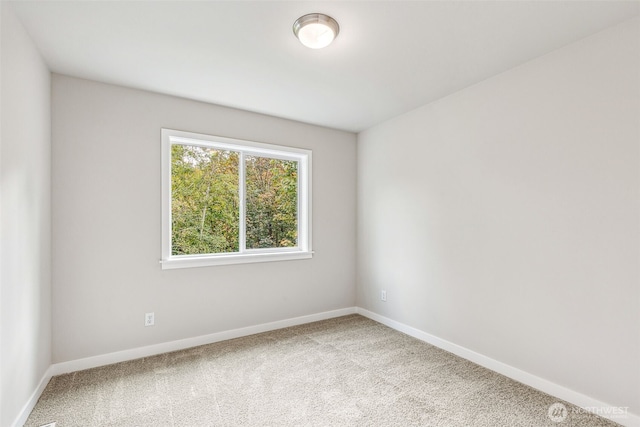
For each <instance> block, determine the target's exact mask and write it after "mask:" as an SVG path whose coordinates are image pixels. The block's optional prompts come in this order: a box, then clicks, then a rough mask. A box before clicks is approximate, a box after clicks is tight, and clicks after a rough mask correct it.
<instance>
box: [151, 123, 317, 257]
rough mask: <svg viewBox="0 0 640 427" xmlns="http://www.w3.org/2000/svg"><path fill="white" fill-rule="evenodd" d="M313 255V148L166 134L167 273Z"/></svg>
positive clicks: (164, 219)
mask: <svg viewBox="0 0 640 427" xmlns="http://www.w3.org/2000/svg"><path fill="white" fill-rule="evenodd" d="M311 254H312V252H311V151H309V150H303V149H298V148H291V147H282V146H277V145H270V144H262V143H257V142H250V141H241V140H237V139H230V138H223V137H218V136H209V135H201V134H194V133H189V132H181V131H176V130H170V129H162V268H163V269H168V268H185V267H202V266H208V265H220V264H238V263H245V262H264V261H282V260H290V259H301V258H311Z"/></svg>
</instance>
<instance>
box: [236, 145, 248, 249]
mask: <svg viewBox="0 0 640 427" xmlns="http://www.w3.org/2000/svg"><path fill="white" fill-rule="evenodd" d="M239 157H240V165H239V166H240V167H239V168H238V170H239V172H240V173H239V175H240V176H239V177H238V180H239V181H240V182H239V184H238V193H239V194H238V198H239V201H240V215H239V221H240V224H239V225H240V227H239V233H238V234H239V236H238V238H239V239H240V242H239V246H238V248H239V249H238V250H239V252H240V253H241V254H242V253H245V252H246V250H247V238H246V235H247V222H246V221H245V215H246V212H245V210H246V209H245V206H246V195H245V192H246V187H247V186H246V173H245V159H244V151H241V152H240V156H239Z"/></svg>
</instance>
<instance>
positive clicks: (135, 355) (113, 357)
mask: <svg viewBox="0 0 640 427" xmlns="http://www.w3.org/2000/svg"><path fill="white" fill-rule="evenodd" d="M355 312H356V308H355V307H347V308H341V309H338V310H331V311H325V312H322V313H316V314H310V315H307V316H300V317H294V318H291V319H284V320H278V321H275V322H269V323H263V324H260V325H253V326H247V327H245V328H238V329H233V330H230V331H223V332H217V333H214V334H209V335H202V336H199V337H193V338H186V339H183V340H177V341H170V342H166V343H161V344H154V345H149V346H146V347H138V348H132V349H129V350H123V351H117V352H114V353H108V354H102V355H100V356H93V357H87V358H84V359H77V360H71V361H68V362H62V363H55V364H53V365H51V366H49V369H47V371H46V372H45V374H44V375H43V377H42V379H41V380H40V384H38V387H37V389H36V390H34V392H33V393H32V395H31V397H30V398H29V400H28V401H27V403H26V404H25V405H24V406H23V408H22V410H21V411H20V414H19V415H18V417H17V418H16V420H15V422H14V423H13V424H12V426H13V427H22V426H23V425H24V423H25V422H26V421H27V418H29V414H31V411H32V410H33V408H34V407H35V406H36V403H37V402H38V399H39V398H40V396H41V395H42V392H43V391H44V389H45V387H46V386H47V384H48V383H49V380H51V377H53V376H55V375H61V374H66V373H69V372H75V371H81V370H84V369H91V368H97V367H100V366H105V365H111V364H113V363H118V362H125V361H127V360H134V359H139V358H141V357H149V356H155V355H156V354H162V353H167V352H170V351H177V350H184V349H186V348H191V347H197V346H199V345H204V344H211V343H214V342H218V341H224V340H229V339H233V338H240V337H245V336H248V335H253V334H259V333H261V332H268V331H273V330H276V329H282V328H288V327H289V326H297V325H302V324H305V323H311V322H317V321H319V320H326V319H332V318H334V317H340V316H346V315H348V314H354V313H355Z"/></svg>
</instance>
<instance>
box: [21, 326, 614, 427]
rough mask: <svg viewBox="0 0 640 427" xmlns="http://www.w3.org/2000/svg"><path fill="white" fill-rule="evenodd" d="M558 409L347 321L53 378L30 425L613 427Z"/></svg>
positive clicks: (500, 380)
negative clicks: (561, 414)
mask: <svg viewBox="0 0 640 427" xmlns="http://www.w3.org/2000/svg"><path fill="white" fill-rule="evenodd" d="M556 402H559V400H558V399H557V398H554V397H552V396H549V395H546V394H544V393H541V392H538V391H536V390H533V389H531V388H529V387H527V386H525V385H522V384H520V383H517V382H515V381H512V380H510V379H508V378H505V377H503V376H501V375H499V374H496V373H494V372H492V371H489V370H487V369H484V368H482V367H480V366H478V365H475V364H473V363H471V362H469V361H466V360H464V359H461V358H459V357H456V356H454V355H452V354H450V353H447V352H445V351H443V350H440V349H438V348H436V347H433V346H431V345H428V344H425V343H423V342H421V341H418V340H416V339H414V338H411V337H409V336H407V335H404V334H402V333H400V332H397V331H394V330H392V329H389V328H387V327H386V326H383V325H381V324H379V323H376V322H374V321H372V320H369V319H366V318H364V317H361V316H358V315H352V316H346V317H341V318H337V319H331V320H327V321H322V322H316V323H310V324H307V325H302V326H296V327H292V328H287V329H281V330H278V331H274V332H267V333H264V334H259V335H253V336H250V337H245V338H239V339H234V340H230V341H224V342H220V343H215V344H210V345H205V346H201V347H196V348H192V349H188V350H184V351H179V352H174V353H167V354H162V355H159V356H154V357H148V358H144V359H139V360H134V361H130V362H124V363H119V364H115V365H110V366H105V367H101V368H96V369H90V370H86V371H80V372H75V373H72V374H67V375H61V376H57V377H54V378H53V379H52V380H51V382H50V383H49V385H48V386H47V388H46V390H45V391H44V393H43V395H42V397H41V398H40V400H39V402H38V404H37V405H36V407H35V408H34V410H33V412H32V413H31V416H30V417H29V419H28V421H27V423H26V426H29V427H31V426H41V425H43V424H46V423H49V422H53V421H55V422H57V426H56V427H67V426H82V427H89V426H127V427H134V426H192V427H193V426H274V427H280V426H399V427H408V426H443V427H456V426H460V427H469V426H488V427H495V426H527V427H530V426H558V427H568V426H572V427H573V426H575V427H577V426H580V427H590V426H614V425H616V424H614V423H612V422H610V421H607V420H604V419H602V418H599V417H596V416H593V415H590V414H584V413H581V411H578V410H577V408H575V407H572V406H571V405H569V404H566V403H565V405H566V407H567V410H568V411H567V413H568V416H567V418H566V419H565V420H564V421H562V422H553V421H552V420H551V419H550V418H549V416H548V411H549V407H550V405H552V404H554V403H556ZM556 415H557V413H556Z"/></svg>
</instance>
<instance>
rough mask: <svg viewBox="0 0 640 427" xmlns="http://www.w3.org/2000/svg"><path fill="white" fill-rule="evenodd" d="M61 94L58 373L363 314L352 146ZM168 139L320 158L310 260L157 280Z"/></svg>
mask: <svg viewBox="0 0 640 427" xmlns="http://www.w3.org/2000/svg"><path fill="white" fill-rule="evenodd" d="M52 88H53V92H52V111H53V117H52V120H53V122H52V123H53V133H52V137H53V170H52V176H53V230H54V233H53V266H54V270H53V291H54V294H53V361H54V362H65V361H70V360H74V359H79V358H84V357H88V356H95V355H102V354H106V353H109V352H114V351H119V350H125V349H132V348H137V347H141V346H145V345H150V344H158V343H164V342H167V341H172V340H178V339H182V338H188V337H195V336H199V335H204V334H210V333H214V332H220V331H227V330H230V329H234V328H240V327H245V326H250V325H256V324H261V323H265V322H271V321H276V320H282V319H288V318H292V317H297V316H301V315H308V314H312V313H319V312H323V311H328V310H333V309H339V308H345V307H352V306H354V305H355V220H356V211H355V208H356V201H355V200H356V199H355V166H356V157H355V156H356V135H354V134H351V133H346V132H341V131H335V130H330V129H326V128H321V127H316V126H311V125H305V124H301V123H296V122H292V121H287V120H282V119H277V118H274V117H268V116H264V115H259V114H253V113H248V112H244V111H239V110H234V109H230V108H223V107H219V106H214V105H209V104H204V103H199V102H194V101H190V100H185V99H180V98H174V97H170V96H165V95H158V94H153V93H149V92H143V91H139V90H132V89H127V88H123V87H118V86H111V85H106V84H100V83H95V82H90V81H86V80H79V79H75V78H71V77H66V76H60V75H55V74H54V77H53V84H52ZM162 127H166V128H172V129H178V130H186V131H190V132H197V133H205V134H211V135H220V136H225V137H232V138H238V139H247V140H252V141H258V142H266V143H274V144H280V145H288V146H294V147H301V148H306V149H311V150H313V249H314V251H315V255H314V257H313V258H312V259H310V260H297V261H282V262H272V263H259V264H245V265H229V266H217V267H203V268H192V269H180V270H165V271H163V270H161V268H160V264H159V263H158V261H159V259H160V250H161V241H160V238H161V228H160V220H161V212H160V208H161V205H160V196H161V193H160V129H161V128H162ZM150 311H153V312H155V326H154V327H148V328H145V327H144V324H143V323H144V322H143V320H144V313H145V312H150Z"/></svg>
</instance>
